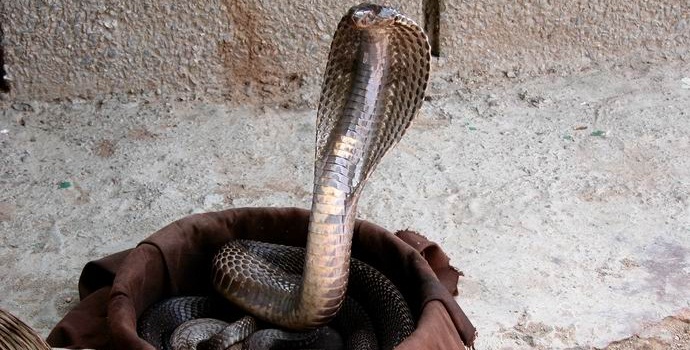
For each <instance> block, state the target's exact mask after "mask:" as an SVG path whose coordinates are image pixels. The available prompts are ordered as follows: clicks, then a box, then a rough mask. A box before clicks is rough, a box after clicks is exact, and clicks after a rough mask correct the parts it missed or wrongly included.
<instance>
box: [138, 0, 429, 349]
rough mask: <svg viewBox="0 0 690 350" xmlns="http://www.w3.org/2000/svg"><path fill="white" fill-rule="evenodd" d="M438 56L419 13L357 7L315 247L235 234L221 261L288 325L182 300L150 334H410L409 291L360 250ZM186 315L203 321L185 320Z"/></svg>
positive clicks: (147, 318)
mask: <svg viewBox="0 0 690 350" xmlns="http://www.w3.org/2000/svg"><path fill="white" fill-rule="evenodd" d="M430 61H431V55H430V47H429V43H428V41H427V37H426V35H425V33H424V31H423V30H422V29H421V28H420V27H419V26H418V25H417V24H416V23H415V22H414V21H412V20H411V19H409V18H407V17H405V16H404V15H402V14H400V13H399V12H398V11H396V10H394V9H392V8H389V7H384V6H379V5H373V4H366V3H364V4H360V5H357V6H354V7H352V8H351V9H350V10H349V11H348V12H347V14H346V15H345V16H344V17H343V18H342V20H341V21H340V23H339V24H338V27H337V29H336V32H335V34H334V36H333V41H332V43H331V50H330V54H329V57H328V63H327V66H326V70H325V74H324V81H323V84H322V91H321V97H320V100H319V107H318V114H317V125H316V161H315V167H314V192H313V199H312V207H311V212H310V217H309V228H308V236H307V244H306V248H295V247H286V246H279V245H275V244H269V243H263V242H256V241H248V240H234V241H231V242H229V243H227V244H226V245H225V246H224V247H222V248H221V250H220V251H219V252H218V253H217V255H216V256H215V257H214V259H213V276H212V278H213V284H214V286H215V289H216V290H217V291H218V292H219V294H220V295H222V296H223V297H224V298H226V299H227V300H229V301H230V302H231V303H232V304H234V305H236V306H237V307H239V308H241V309H242V310H244V311H245V312H247V313H249V314H251V315H252V316H254V317H255V318H257V319H258V322H260V323H267V324H270V325H272V327H277V328H279V329H264V330H260V331H256V323H257V321H254V319H253V318H242V319H240V320H239V321H238V322H237V323H232V324H230V323H225V322H224V321H219V320H206V319H204V320H202V321H199V320H196V321H190V320H192V319H194V318H198V317H207V316H208V314H209V313H211V312H210V311H217V310H218V307H216V306H212V305H211V303H212V302H211V301H209V299H200V298H196V299H194V298H192V299H184V298H182V299H180V298H176V299H171V300H168V301H165V302H163V303H160V304H158V305H156V306H154V307H152V308H151V309H150V310H148V311H147V312H146V313H145V314H144V315H142V317H141V318H140V320H139V333H140V334H141V336H142V337H143V338H145V339H147V340H148V341H149V342H151V343H152V344H154V345H155V346H156V347H158V348H167V347H171V348H174V349H176V350H178V349H188V348H207V349H208V348H215V349H226V348H229V349H243V348H245V349H259V348H266V349H268V348H271V349H273V348H276V349H277V348H321V349H342V348H348V349H379V348H382V349H391V348H393V347H394V346H396V345H397V344H399V343H400V342H401V341H402V340H404V338H405V337H407V336H409V334H411V332H412V331H413V330H414V320H413V319H412V315H411V313H410V311H409V308H408V306H407V304H406V302H405V299H404V298H403V297H402V295H401V294H400V292H399V291H398V290H397V289H396V288H395V286H394V285H393V283H392V282H391V281H389V280H388V279H387V278H386V277H385V276H383V275H382V274H381V273H380V272H378V271H377V270H375V269H374V268H372V267H370V266H368V265H366V264H365V263H363V262H360V261H357V260H355V259H351V257H350V255H351V245H352V235H353V228H354V222H355V216H356V207H357V201H358V199H359V197H360V194H361V191H362V188H363V186H364V183H365V182H366V180H367V178H368V177H369V176H370V174H371V173H372V171H373V170H374V168H375V167H376V165H377V164H378V163H379V162H380V160H381V158H382V157H383V155H384V154H385V153H386V151H387V150H388V149H390V148H391V147H392V146H393V145H394V144H396V143H397V142H398V141H399V140H400V138H401V137H402V136H403V134H404V133H405V130H406V129H407V127H408V126H409V125H410V122H411V121H412V119H413V118H414V117H415V116H416V114H417V113H418V111H419V109H420V107H421V105H422V102H423V99H424V93H425V90H426V86H427V81H428V79H429V70H430ZM348 284H349V287H348ZM346 292H347V295H346ZM209 310H210V311H209ZM184 321H189V322H191V323H183V324H182V326H180V327H178V325H179V324H180V323H182V322H184ZM325 325H328V326H329V327H324V326H325ZM330 326H333V327H335V328H337V329H338V330H337V331H334V330H333V328H330ZM174 328H177V329H176V330H174ZM238 332H240V333H243V334H242V335H239V336H238V335H237V334H238ZM171 333H172V335H170V334H171ZM202 333H208V334H204V335H203V336H202V335H201V334H202ZM251 333H253V334H251ZM249 334H251V335H249ZM168 337H170V339H168ZM205 337H209V338H210V339H202V338H205ZM233 337H234V338H233ZM235 338H244V340H241V341H239V342H238V343H235V342H236V340H237V339H235ZM166 344H168V345H166ZM233 344H234V345H233Z"/></svg>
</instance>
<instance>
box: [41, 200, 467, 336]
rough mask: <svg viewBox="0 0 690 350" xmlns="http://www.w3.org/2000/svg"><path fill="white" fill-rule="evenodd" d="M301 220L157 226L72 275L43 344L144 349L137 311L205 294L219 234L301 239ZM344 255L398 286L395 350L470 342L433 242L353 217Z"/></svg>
mask: <svg viewBox="0 0 690 350" xmlns="http://www.w3.org/2000/svg"><path fill="white" fill-rule="evenodd" d="M308 219H309V212H308V211H306V210H304V209H297V208H244V209H231V210H226V211H221V212H214V213H205V214H196V215H191V216H188V217H185V218H183V219H181V220H178V221H175V222H173V223H172V224H170V225H168V226H166V227H164V228H163V229H161V230H159V231H158V232H156V233H154V234H153V235H151V236H150V237H149V238H147V239H146V240H144V241H143V242H141V243H140V244H139V245H138V246H137V247H136V248H135V249H130V250H127V251H123V252H119V253H116V254H113V255H110V256H108V257H105V258H103V259H100V260H97V261H92V262H89V263H87V264H86V266H85V267H84V270H83V271H82V274H81V277H80V278H79V294H80V299H81V301H80V303H79V304H78V305H77V306H76V307H75V308H74V309H72V310H71V311H70V312H69V313H67V315H65V317H64V318H63V319H62V320H61V321H60V322H59V323H58V324H57V325H56V326H55V328H54V329H53V330H52V332H51V333H50V335H49V336H48V339H47V340H48V343H49V344H50V345H51V346H54V347H64V348H73V349H79V348H96V349H146V350H153V347H152V346H151V345H150V344H149V343H147V342H146V341H144V340H143V339H141V338H139V337H138V336H137V332H136V328H137V327H136V324H137V318H138V317H139V315H141V313H142V312H143V311H144V310H145V309H146V308H147V307H148V306H149V305H151V304H153V303H154V302H156V301H158V300H161V299H163V298H167V297H171V296H178V295H206V294H210V293H212V290H213V287H212V285H211V281H210V278H209V276H210V275H211V272H210V271H211V267H210V266H211V259H212V257H213V255H214V254H215V252H217V251H218V249H219V248H220V247H221V246H222V245H223V244H225V243H226V242H227V241H228V240H231V239H237V238H245V239H253V240H258V241H265V242H272V243H278V244H285V245H292V246H304V245H305V243H306V232H307V225H308ZM420 253H421V254H420ZM352 254H353V256H354V257H356V258H359V259H361V260H363V261H365V262H367V263H368V264H370V265H372V266H373V267H375V268H377V269H378V270H380V271H381V272H383V273H384V274H385V275H386V276H388V278H390V279H391V280H392V281H393V282H394V283H395V284H396V285H397V286H398V288H400V291H401V292H402V293H403V295H404V296H405V298H406V300H407V301H408V303H409V305H410V308H411V310H412V313H413V315H414V316H415V318H416V320H417V328H416V330H415V331H414V332H413V333H412V335H411V336H410V337H408V338H407V339H406V340H405V341H403V343H401V344H400V345H399V346H398V347H397V348H396V349H399V350H413V349H415V350H416V349H463V348H464V347H463V345H464V346H466V347H471V346H472V344H473V343H474V338H475V328H474V327H473V326H472V324H471V323H470V321H469V320H468V319H467V317H466V316H465V314H464V313H463V311H462V310H461V309H460V306H459V305H458V304H457V303H456V302H455V300H454V299H453V296H452V295H451V293H452V294H457V287H456V285H457V281H458V277H459V273H458V272H457V271H456V270H455V269H453V268H452V267H451V266H450V265H449V264H448V257H447V256H446V255H445V254H444V253H443V251H441V249H440V248H439V247H438V246H437V245H436V244H434V243H432V242H430V241H428V240H427V239H425V238H424V237H422V236H421V235H418V234H416V233H414V232H411V231H402V232H398V233H397V237H396V236H395V235H393V234H391V233H390V232H388V231H386V230H384V229H383V228H381V227H379V226H376V225H374V224H371V223H369V222H366V221H357V223H356V224H355V230H354V238H353V246H352ZM437 276H438V277H437ZM439 278H440V280H439Z"/></svg>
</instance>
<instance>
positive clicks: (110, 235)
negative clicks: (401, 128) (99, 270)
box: [0, 62, 690, 350]
mask: <svg viewBox="0 0 690 350" xmlns="http://www.w3.org/2000/svg"><path fill="white" fill-rule="evenodd" d="M0 106H1V107H2V112H0V156H1V157H0V190H1V191H0V295H2V296H3V297H2V299H1V300H0V307H1V308H3V309H7V310H9V311H10V312H12V313H14V314H15V315H17V316H19V317H20V318H22V319H24V320H25V321H26V322H27V323H28V324H30V325H31V326H32V327H35V328H36V329H37V330H38V331H39V332H40V333H41V334H43V335H47V334H48V332H49V330H50V328H51V327H52V326H53V325H54V324H55V323H56V322H57V321H58V320H59V319H60V318H61V316H62V315H63V314H64V313H65V312H66V311H67V310H69V309H70V307H72V306H74V305H75V304H76V303H77V301H78V295H77V289H76V285H77V279H78V277H79V273H80V271H81V268H82V267H83V266H84V264H85V263H86V262H88V261H90V260H93V259H98V258H101V257H103V256H105V255H108V254H111V253H114V252H116V251H120V250H123V249H127V248H130V247H133V246H135V245H136V244H137V242H139V241H140V240H142V239H143V238H144V237H146V236H147V235H149V234H151V233H152V232H154V231H155V230H157V229H158V228H160V227H162V226H164V225H166V224H167V223H169V222H171V221H173V220H176V219H179V218H181V217H183V216H185V215H188V214H190V213H196V212H203V211H212V210H220V209H224V208H232V207H244V206H299V207H308V205H309V202H310V196H311V194H310V192H311V181H312V162H313V140H314V119H315V111H314V110H313V109H309V108H302V109H290V110H288V109H282V108H278V107H275V108H273V107H262V108H250V107H244V108H237V107H228V106H226V105H225V104H223V103H221V102H217V101H207V100H204V99H203V97H199V98H197V99H192V100H182V101H181V100H179V99H175V98H163V97H160V96H152V97H140V96H139V97H133V96H116V97H110V98H107V99H102V100H95V101H92V100H88V101H85V100H72V101H62V102H52V103H45V102H31V101H28V102H17V101H7V100H5V101H0ZM359 213H360V214H359V216H360V217H361V218H364V219H368V220H371V221H373V222H376V223H378V224H380V225H382V226H384V227H387V228H389V229H391V230H396V229H403V228H409V229H412V230H416V231H419V232H421V233H423V234H424V235H426V236H427V237H429V238H430V239H432V240H434V241H436V242H438V243H440V244H441V245H442V247H443V248H444V249H445V250H446V251H447V252H448V254H449V255H450V257H451V259H452V263H453V264H454V265H455V266H457V267H458V268H459V269H460V270H462V271H463V272H464V274H465V276H464V277H463V278H462V279H461V281H460V289H461V294H460V296H458V298H457V300H458V302H459V303H460V305H461V306H462V307H463V309H464V310H465V311H466V312H467V314H468V316H469V317H470V319H471V320H472V321H473V322H474V324H475V325H476V327H477V328H478V331H479V338H478V341H477V349H590V348H602V347H606V348H608V349H616V350H619V349H690V316H689V315H690V292H688V291H689V290H690V239H688V237H689V236H690V64H688V63H663V62H661V63H659V62H657V63H639V64H634V65H626V66H615V67H602V68H599V69H590V70H587V71H582V72H578V73H575V74H568V75H566V76H560V75H558V74H557V73H554V74H551V75H548V76H544V77H541V78H536V79H534V78H522V77H520V76H519V75H515V74H508V75H507V76H506V77H505V79H503V80H500V81H495V82H494V83H491V84H482V85H481V86H480V85H477V86H475V85H474V84H473V83H472V82H470V81H460V80H459V79H454V78H453V77H448V76H447V77H435V78H434V80H433V82H432V84H431V91H430V94H429V101H428V102H427V103H426V104H425V106H424V107H423V110H422V112H421V114H420V116H419V117H418V119H417V120H416V122H415V123H414V125H413V126H412V128H411V129H410V130H409V131H408V134H407V135H406V136H405V138H404V139H403V141H402V142H401V143H400V144H399V145H398V147H397V148H395V149H394V150H393V151H392V152H391V153H390V154H389V155H388V156H387V157H386V158H385V159H384V161H383V163H382V164H381V165H380V166H379V167H378V169H377V171H376V172H375V174H374V176H373V177H372V179H371V181H370V183H369V184H368V185H367V188H366V189H365V193H364V195H363V198H362V200H361V202H360V207H359Z"/></svg>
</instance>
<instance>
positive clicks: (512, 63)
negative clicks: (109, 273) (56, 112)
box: [0, 0, 690, 106]
mask: <svg viewBox="0 0 690 350" xmlns="http://www.w3.org/2000/svg"><path fill="white" fill-rule="evenodd" d="M432 1H433V0H432ZM358 2H359V1H336V0H323V1H288V0H279V1H264V0H210V1H172V0H152V1H148V2H142V1H136V0H62V1H58V0H15V1H3V2H1V3H0V25H2V27H3V28H4V33H5V37H4V40H3V42H2V45H3V47H4V49H5V63H6V67H7V73H8V78H9V79H10V83H11V88H12V89H11V92H10V98H14V99H19V100H22V99H39V100H46V99H54V98H65V97H75V96H81V97H87V98H90V97H94V96H98V95H102V94H110V93H135V94H138V93H153V92H159V93H163V94H172V95H195V94H204V96H206V97H210V98H214V97H224V98H229V99H230V100H231V101H234V102H237V103H253V102H257V101H260V102H270V103H279V104H283V105H285V106H292V105H299V104H304V103H309V104H313V102H314V101H315V100H316V94H317V93H318V85H319V83H320V77H321V72H322V69H323V67H324V66H325V60H326V56H327V51H328V46H329V43H330V39H331V35H332V32H333V30H334V28H335V26H336V24H337V22H338V20H339V19H340V17H341V16H342V14H343V13H344V12H345V11H346V10H347V9H348V8H349V7H350V6H352V5H354V4H356V3H358ZM390 3H391V4H392V5H394V6H397V7H400V8H402V10H403V11H404V12H405V13H407V14H409V15H410V16H411V17H413V18H416V19H418V21H419V22H422V18H423V16H422V8H423V6H422V1H421V0H420V1H409V0H400V1H391V2H390ZM440 7H441V11H442V12H441V17H440V24H441V28H440V39H441V59H439V60H438V61H437V62H436V73H437V74H439V75H457V76H459V77H463V78H472V77H476V76H479V77H491V76H497V75H501V74H503V73H505V72H508V74H509V75H511V76H512V75H513V74H515V75H519V74H530V75H533V74H540V73H544V72H550V71H554V70H555V71H571V70H573V69H579V68H581V67H584V66H590V65H593V64H598V63H601V62H605V61H614V62H616V61H620V60H623V59H624V58H626V57H630V56H631V55H635V56H641V57H647V56H649V57H665V58H671V59H676V58H679V57H680V58H681V59H688V57H689V56H688V53H687V52H688V50H689V49H690V34H689V33H690V19H689V16H690V15H689V13H690V4H689V3H688V2H687V1H685V0H677V1H671V0H650V1H644V2H631V1H627V0H611V1H609V0H592V1H570V2H552V1H518V2H514V1H501V0H492V1H451V0H445V1H441V6H440Z"/></svg>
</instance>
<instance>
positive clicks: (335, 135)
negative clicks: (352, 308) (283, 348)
mask: <svg viewBox="0 0 690 350" xmlns="http://www.w3.org/2000/svg"><path fill="white" fill-rule="evenodd" d="M362 35H363V38H362V41H361V46H360V49H359V53H358V58H359V59H358V61H357V73H356V77H355V79H354V82H353V85H352V88H351V91H350V93H349V97H348V100H347V103H346V105H345V108H344V110H343V113H342V116H341V118H340V119H339V120H338V121H337V123H336V126H335V128H333V131H332V133H331V134H330V135H329V138H328V141H327V143H326V152H323V156H322V158H321V159H317V161H316V168H315V172H314V173H315V179H314V194H313V199H312V208H311V215H310V219H309V234H308V239H307V247H306V256H305V268H304V274H303V282H302V287H301V291H300V296H299V304H298V305H299V306H298V310H300V311H298V314H301V315H302V316H303V317H304V319H305V323H306V324H308V325H310V326H313V327H315V326H318V325H321V324H323V323H325V322H327V321H328V320H330V319H331V318H332V317H333V316H334V315H335V313H336V312H337V311H338V309H339V308H340V305H341V303H342V301H343V298H344V295H345V291H346V290H347V279H348V275H349V267H350V249H351V246H352V233H353V228H354V222H355V216H356V206H357V201H358V199H359V194H360V192H361V189H362V186H363V185H364V182H365V181H366V178H367V177H368V175H369V174H368V171H369V170H370V169H372V168H373V167H370V166H367V164H366V163H367V157H368V155H369V150H370V145H371V144H372V143H373V142H376V135H377V130H378V124H379V123H380V115H381V113H382V112H383V108H381V106H380V105H379V103H378V101H379V100H382V99H381V98H380V94H382V93H383V92H384V90H385V84H386V81H385V80H386V79H385V78H386V74H387V70H388V67H389V66H388V64H387V63H386V61H387V60H386V59H385V56H386V49H387V40H388V39H387V36H386V35H385V33H370V32H369V31H363V32H362Z"/></svg>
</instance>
